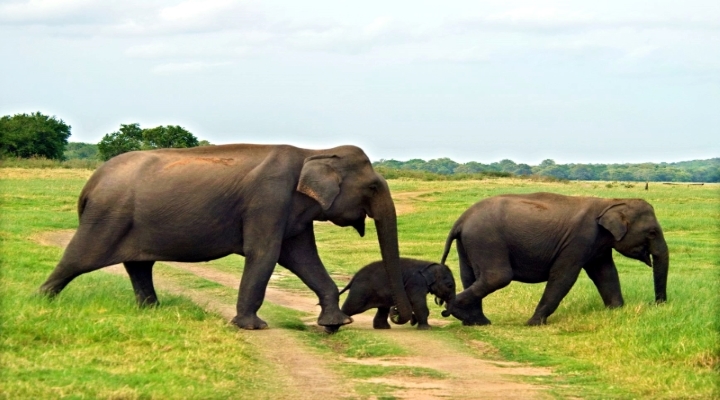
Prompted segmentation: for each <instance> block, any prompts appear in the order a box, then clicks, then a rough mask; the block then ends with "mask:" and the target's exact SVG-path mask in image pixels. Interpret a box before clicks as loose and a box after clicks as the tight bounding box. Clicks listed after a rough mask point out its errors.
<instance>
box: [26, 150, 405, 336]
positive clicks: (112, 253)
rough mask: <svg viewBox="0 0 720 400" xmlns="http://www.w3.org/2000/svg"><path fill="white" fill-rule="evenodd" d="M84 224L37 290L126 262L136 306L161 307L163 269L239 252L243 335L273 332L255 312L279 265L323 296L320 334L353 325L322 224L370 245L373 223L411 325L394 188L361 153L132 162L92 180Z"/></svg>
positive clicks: (81, 208)
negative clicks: (157, 274)
mask: <svg viewBox="0 0 720 400" xmlns="http://www.w3.org/2000/svg"><path fill="white" fill-rule="evenodd" d="M78 214H79V219H80V226H79V227H78V229H77V231H76V233H75V235H74V236H73V238H72V240H71V241H70V243H69V245H68V246H67V248H66V250H65V253H64V254H63V257H62V259H61V260H60V262H59V263H58V265H57V266H56V267H55V269H54V271H53V272H52V273H51V274H50V276H49V277H48V278H47V280H46V281H45V283H43V285H42V286H41V287H40V292H42V293H45V294H47V295H49V296H55V295H57V294H58V293H59V292H60V291H62V290H63V288H65V286H66V285H67V284H68V283H70V281H72V280H73V279H74V278H76V277H77V276H79V275H81V274H84V273H87V272H90V271H94V270H97V269H100V268H102V267H105V266H108V265H113V264H117V263H124V265H125V269H126V270H127V273H128V275H129V276H130V280H131V283H132V286H133V289H134V291H135V296H136V299H137V301H138V303H139V304H140V305H153V304H156V303H157V296H156V294H155V288H154V285H153V279H152V268H153V264H154V263H155V262H156V261H181V262H198V261H208V260H213V259H217V258H220V257H224V256H227V255H229V254H239V255H242V256H244V257H245V269H244V272H243V276H242V281H241V283H240V290H239V293H238V301H237V316H236V317H235V319H234V320H233V322H234V323H235V324H236V325H237V326H238V327H240V328H243V329H262V328H265V327H267V324H266V323H265V321H263V320H262V319H260V318H259V317H258V316H257V311H258V309H259V308H260V306H261V305H262V303H263V300H264V296H265V288H266V287H267V284H268V281H269V279H270V275H271V274H272V272H273V269H274V267H275V264H276V263H278V264H280V265H282V266H283V267H285V268H287V269H289V270H290V271H292V272H293V273H294V274H296V275H297V276H298V277H300V279H301V280H302V281H303V282H304V283H305V284H306V285H307V286H308V287H310V289H312V290H313V291H314V292H315V294H316V295H317V296H318V298H319V301H320V305H321V307H322V310H321V313H320V316H319V318H318V324H320V325H342V324H347V323H350V322H352V319H351V318H350V317H349V316H347V315H346V314H344V313H343V312H342V311H340V308H339V306H338V301H339V293H338V288H337V286H336V285H335V283H334V282H333V280H332V279H331V278H330V275H329V274H328V272H327V270H326V269H325V267H324V265H323V263H322V261H321V260H320V257H319V255H318V251H317V247H316V244H315V235H314V231H313V221H331V222H333V223H334V224H336V225H339V226H352V227H353V228H355V229H356V230H357V231H358V233H359V234H360V236H363V235H364V233H365V217H366V216H369V217H370V218H372V219H373V220H374V222H375V226H376V228H377V232H378V242H379V245H380V252H381V255H382V260H383V266H384V267H383V268H384V269H385V271H384V272H383V273H386V274H387V275H388V276H389V277H390V282H389V283H388V284H389V286H390V287H391V288H392V290H391V293H392V297H393V298H394V299H395V301H396V302H397V304H398V306H399V308H400V313H401V316H402V318H401V319H402V320H403V321H408V320H410V318H411V315H412V309H411V307H410V302H409V300H408V298H407V294H406V293H405V291H404V289H403V281H402V275H401V271H400V265H399V251H398V242H397V222H396V221H397V219H396V214H395V206H394V204H393V201H392V198H391V196H390V189H389V188H388V185H387V182H386V181H385V179H383V177H382V176H380V175H379V174H377V173H376V172H375V171H374V170H373V168H372V166H371V164H370V160H369V159H368V157H367V156H366V155H365V153H364V152H363V151H362V150H361V149H360V148H358V147H355V146H340V147H335V148H332V149H327V150H308V149H301V148H297V147H293V146H289V145H245V144H235V145H221V146H207V147H195V148H191V149H162V150H150V151H137V152H129V153H125V154H121V155H119V156H117V157H114V158H112V159H111V160H109V161H107V162H106V163H104V164H103V165H102V166H101V167H100V168H98V169H97V170H96V171H95V173H94V174H93V175H92V176H91V177H90V179H89V180H88V182H87V183H86V184H85V187H84V188H83V189H82V192H81V193H80V197H79V200H78Z"/></svg>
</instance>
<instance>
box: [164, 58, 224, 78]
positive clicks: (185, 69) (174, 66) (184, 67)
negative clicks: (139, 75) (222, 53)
mask: <svg viewBox="0 0 720 400" xmlns="http://www.w3.org/2000/svg"><path fill="white" fill-rule="evenodd" d="M231 64H232V63H231V62H229V61H225V62H214V63H209V62H203V61H191V62H181V63H167V64H161V65H158V66H156V67H154V68H153V69H152V72H153V73H155V74H159V75H164V74H175V73H194V72H199V71H205V70H208V69H214V68H218V67H225V66H228V65H231Z"/></svg>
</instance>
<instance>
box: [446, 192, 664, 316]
mask: <svg viewBox="0 0 720 400" xmlns="http://www.w3.org/2000/svg"><path fill="white" fill-rule="evenodd" d="M454 240H457V251H458V256H459V259H460V278H461V280H462V283H463V288H464V289H465V290H464V291H462V292H461V293H459V294H458V295H457V297H456V299H455V302H453V303H452V305H451V307H450V308H449V309H448V310H446V311H444V312H443V315H445V316H448V314H452V315H454V316H455V317H456V318H458V319H460V320H462V321H463V323H464V324H465V325H487V324H490V320H489V319H487V318H486V317H485V315H484V313H483V309H482V299H483V298H484V297H485V296H487V295H489V294H490V293H492V292H494V291H496V290H498V289H501V288H503V287H505V286H507V285H508V284H509V283H510V282H511V281H513V280H514V281H519V282H525V283H538V282H546V281H547V286H546V287H545V292H544V293H543V295H542V298H541V299H540V303H539V304H538V306H537V308H536V309H535V314H533V316H532V318H530V320H528V321H527V324H528V325H541V324H545V323H546V321H547V318H548V316H550V315H551V314H552V313H553V312H554V311H555V309H557V307H558V305H559V304H560V301H561V300H562V299H563V298H564V297H565V295H566V294H567V293H568V291H570V288H571V287H572V286H573V284H574V283H575V281H576V280H577V278H578V275H579V274H580V270H581V269H584V270H585V272H586V273H587V274H588V276H589V277H590V279H591V280H592V281H593V282H594V283H595V286H596V287H597V289H598V291H599V292H600V296H601V297H602V299H603V302H604V303H605V305H606V306H608V307H620V306H622V305H623V303H624V301H623V297H622V293H621V291H620V280H619V278H618V272H617V268H615V264H614V262H613V258H612V250H613V249H615V250H617V251H618V252H619V253H620V254H622V255H624V256H626V257H630V258H634V259H637V260H640V261H643V262H644V263H645V264H647V265H648V266H650V267H653V268H654V270H653V274H654V283H655V300H656V301H657V302H664V301H666V299H667V295H666V284H667V274H668V265H669V252H668V247H667V244H666V243H665V238H664V237H663V232H662V229H661V228H660V224H659V223H658V221H657V218H656V217H655V212H654V210H653V208H652V206H651V205H650V204H648V203H647V202H646V201H644V200H641V199H603V198H596V197H575V196H563V195H559V194H553V193H534V194H521V195H514V194H507V195H500V196H495V197H490V198H487V199H485V200H482V201H480V202H478V203H475V204H474V205H473V206H472V207H470V208H469V209H468V210H467V211H465V212H464V213H463V214H462V215H461V216H460V218H459V219H458V220H457V222H455V225H454V226H453V227H452V229H451V231H450V234H449V235H448V238H447V241H446V244H445V251H444V253H443V256H442V261H441V262H442V263H445V260H446V258H447V256H448V253H449V251H450V247H451V245H452V242H453V241H454ZM651 256H652V261H651V260H650V257H651Z"/></svg>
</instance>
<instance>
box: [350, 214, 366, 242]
mask: <svg viewBox="0 0 720 400" xmlns="http://www.w3.org/2000/svg"><path fill="white" fill-rule="evenodd" d="M352 227H353V228H355V230H356V231H357V233H358V235H360V237H365V217H364V216H363V217H362V218H360V219H358V220H356V221H355V222H353V223H352Z"/></svg>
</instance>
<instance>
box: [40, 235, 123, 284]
mask: <svg viewBox="0 0 720 400" xmlns="http://www.w3.org/2000/svg"><path fill="white" fill-rule="evenodd" d="M128 230H129V226H127V225H116V226H107V225H98V224H82V223H81V224H80V227H79V228H78V230H77V232H75V235H73V237H72V239H71V240H70V243H68V245H67V247H66V248H65V252H64V253H63V256H62V258H61V259H60V262H59V263H58V264H57V266H55V269H54V270H53V271H52V273H50V276H48V278H47V280H46V281H45V283H43V284H42V285H41V286H40V289H39V291H40V293H43V294H45V295H47V296H50V297H54V296H55V295H57V294H58V293H60V292H61V291H62V290H63V289H64V288H65V286H67V285H68V284H69V283H70V282H71V281H72V280H73V279H75V278H77V277H78V276H80V275H82V274H86V273H88V272H92V271H95V270H98V269H100V268H103V267H107V266H108V265H113V264H117V263H119V262H122V261H123V259H122V258H123V257H122V255H121V254H119V252H118V251H117V249H118V244H120V243H121V241H122V240H123V238H124V236H125V235H126V234H127V233H128Z"/></svg>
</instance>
